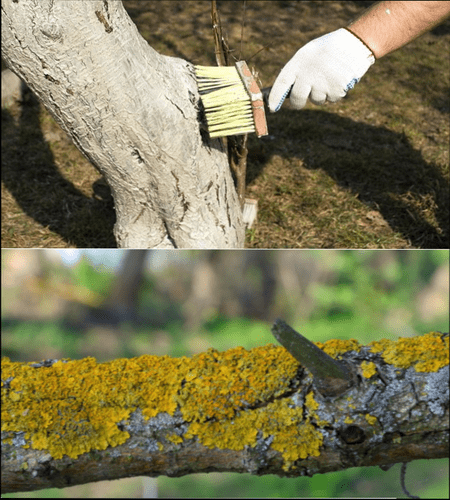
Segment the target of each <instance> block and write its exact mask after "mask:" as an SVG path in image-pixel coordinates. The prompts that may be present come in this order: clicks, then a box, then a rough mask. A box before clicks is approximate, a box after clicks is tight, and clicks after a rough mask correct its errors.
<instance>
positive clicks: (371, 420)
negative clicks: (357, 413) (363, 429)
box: [365, 413, 377, 425]
mask: <svg viewBox="0 0 450 500" xmlns="http://www.w3.org/2000/svg"><path fill="white" fill-rule="evenodd" d="M365 417H366V420H367V422H368V423H369V424H370V425H375V424H376V423H377V417H374V416H373V415H370V414H369V413H367V414H366V415H365Z"/></svg>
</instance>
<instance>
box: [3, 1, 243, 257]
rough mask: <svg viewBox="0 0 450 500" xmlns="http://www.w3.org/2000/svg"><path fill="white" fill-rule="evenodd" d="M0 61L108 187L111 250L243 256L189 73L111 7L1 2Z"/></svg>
mask: <svg viewBox="0 0 450 500" xmlns="http://www.w3.org/2000/svg"><path fill="white" fill-rule="evenodd" d="M2 56H3V58H4V60H5V61H6V63H7V64H8V66H9V67H10V69H12V70H13V71H14V72H15V73H16V74H17V75H18V76H19V77H20V78H22V79H23V80H24V81H25V82H26V83H27V84H28V86H29V87H30V88H31V90H32V91H33V92H34V93H35V94H36V95H37V96H38V98H39V99H40V101H41V102H42V103H43V104H44V106H45V107H46V108H47V109H48V110H49V111H50V113H51V114H52V115H53V117H54V118H55V119H56V121H57V122H58V123H59V124H60V125H61V127H62V128H63V129H64V131H65V132H66V133H67V134H68V135H69V136H70V137H71V138H72V140H73V141H74V143H75V144H76V146H77V147H78V148H79V149H80V151H82V153H83V154H84V155H85V156H86V157H87V158H88V159H89V160H90V161H91V162H92V164H93V165H94V166H95V167H96V168H97V169H98V170H99V171H100V172H101V173H102V174H103V175H104V177H105V179H106V180H107V182H108V183H109V185H110V187H111V191H112V194H113V197H114V201H115V208H116V215H117V221H116V224H115V228H114V233H115V237H116V241H117V244H118V246H119V247H136V248H174V247H178V248H181V247H184V248H193V247H196V248H239V247H243V244H244V225H243V222H242V214H241V209H240V206H239V200H238V197H237V194H236V190H235V187H234V184H233V180H232V176H231V173H230V169H229V166H228V158H227V152H226V151H225V148H224V147H223V144H222V141H221V140H220V139H215V140H210V139H209V137H208V135H207V134H206V133H205V132H204V130H202V125H201V123H200V122H201V118H200V117H201V112H200V108H199V95H198V90H197V84H196V80H195V76H194V72H193V66H192V64H190V63H189V62H187V61H184V60H182V59H178V58H173V57H167V56H162V55H160V54H158V53H157V52H156V51H155V50H153V49H152V48H151V47H150V46H149V45H148V44H147V42H146V41H145V40H144V39H143V38H142V37H141V35H140V34H139V33H138V31H137V29H136V26H135V25H134V24H133V22H132V21H131V19H130V18H129V16H128V14H127V13H126V11H125V9H124V7H123V5H122V3H121V2H119V1H114V2H111V1H109V0H94V1H92V0H79V1H77V2H72V1H64V0H58V1H54V0H39V1H38V0H2Z"/></svg>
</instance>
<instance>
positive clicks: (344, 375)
mask: <svg viewBox="0 0 450 500" xmlns="http://www.w3.org/2000/svg"><path fill="white" fill-rule="evenodd" d="M271 331H272V334H273V336H274V337H275V338H276V339H277V340H278V342H280V344H281V345H282V346H283V347H284V348H285V349H287V351H288V352H289V353H290V354H291V355H292V356H293V357H294V358H295V359H296V360H297V361H298V362H299V363H300V364H301V365H303V366H304V367H306V368H307V369H308V370H309V371H310V372H311V373H312V375H313V377H314V384H315V386H316V388H317V390H318V391H319V392H320V393H321V394H322V395H323V396H332V397H336V396H339V395H341V394H342V393H344V392H345V391H347V390H348V389H349V388H350V387H352V386H353V385H354V381H355V377H354V375H353V373H352V371H351V368H350V367H349V366H348V365H347V363H344V362H340V361H337V360H336V359H333V358H332V357H331V356H329V355H328V354H326V353H325V352H324V351H322V349H319V347H317V346H316V345H315V344H313V343H312V342H311V341H310V340H308V339H307V338H306V337H304V336H303V335H301V334H300V333H298V332H296V331H295V330H294V329H293V328H291V327H290V326H289V325H288V324H287V323H285V322H284V321H283V320H281V319H279V318H278V319H276V320H275V322H274V324H273V326H272V330H271Z"/></svg>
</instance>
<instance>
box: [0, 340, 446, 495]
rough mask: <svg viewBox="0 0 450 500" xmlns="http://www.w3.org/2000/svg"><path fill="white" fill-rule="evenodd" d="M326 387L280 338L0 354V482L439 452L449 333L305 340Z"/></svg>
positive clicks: (36, 485) (27, 483) (326, 467)
mask: <svg viewBox="0 0 450 500" xmlns="http://www.w3.org/2000/svg"><path fill="white" fill-rule="evenodd" d="M318 345H319V346H320V347H321V349H323V351H325V352H326V353H328V355H330V356H333V357H337V358H339V357H341V358H342V359H343V360H344V361H345V362H347V363H348V365H349V366H351V367H352V369H354V370H356V371H357V372H358V373H359V376H358V379H357V380H356V379H355V382H354V384H353V386H352V387H351V388H350V389H349V390H347V391H346V392H344V393H343V394H340V395H339V396H323V395H322V394H323V393H324V392H323V389H324V386H323V384H322V385H321V390H320V391H319V390H318V389H317V387H316V381H315V378H313V377H312V375H311V372H309V371H308V370H307V369H306V368H305V367H303V366H301V365H299V364H298V362H297V361H296V360H295V359H294V358H293V357H292V356H291V355H290V354H289V353H288V351H286V350H285V349H284V348H283V347H275V346H273V345H268V346H264V347H257V348H255V349H252V350H251V351H246V350H245V349H243V348H241V347H237V348H234V349H230V350H228V351H225V352H222V353H220V352H218V351H216V350H214V349H210V350H208V351H207V352H206V353H201V354H198V355H195V356H193V357H192V358H186V357H182V358H169V357H168V356H161V357H158V356H141V357H139V358H133V359H118V360H115V361H111V362H108V363H102V364H97V363H96V361H95V360H94V359H93V358H86V359H82V360H78V361H70V360H60V361H56V360H48V361H46V362H41V363H32V364H26V363H11V362H10V361H9V359H7V358H3V359H2V388H1V398H2V478H1V481H2V493H7V492H15V491H31V490H37V489H42V488H50V487H59V488H62V487H66V486H73V485H76V484H82V483H87V482H92V481H99V480H105V479H118V478H120V477H131V476H158V475H167V476H170V477H179V476H183V475H185V474H191V473H198V472H212V471H219V472H225V471H228V472H247V473H251V474H257V475H264V474H278V475H282V476H290V477H295V476H313V475H314V474H317V473H326V472H331V471H338V470H343V469H347V468H350V467H363V466H375V465H376V466H382V467H387V466H389V465H391V464H394V463H398V462H409V461H411V460H417V459H424V458H428V459H429V458H443V457H448V451H449V448H448V445H449V433H448V427H449V422H448V417H449V399H448V334H447V335H442V334H439V333H430V334H427V335H424V336H422V337H412V338H407V339H399V340H398V341H397V342H393V341H392V342H391V341H387V340H383V341H380V342H372V343H371V344H369V345H368V346H361V345H359V344H358V343H357V342H356V341H355V340H348V341H342V340H330V341H328V342H326V343H325V344H323V345H322V344H318Z"/></svg>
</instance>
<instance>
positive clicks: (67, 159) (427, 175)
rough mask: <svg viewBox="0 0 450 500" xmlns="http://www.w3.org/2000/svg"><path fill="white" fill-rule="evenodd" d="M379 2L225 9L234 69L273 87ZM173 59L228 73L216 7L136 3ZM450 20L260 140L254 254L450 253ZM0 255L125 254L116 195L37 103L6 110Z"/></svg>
mask: <svg viewBox="0 0 450 500" xmlns="http://www.w3.org/2000/svg"><path fill="white" fill-rule="evenodd" d="M371 3H372V2H352V1H336V2H334V1H322V2H296V1H247V2H246V3H245V5H246V13H245V23H244V26H243V27H242V21H243V19H244V10H243V6H244V3H243V2H229V1H223V2H218V5H219V11H220V15H221V22H222V25H223V30H224V33H225V36H226V38H227V41H228V45H229V46H230V48H231V49H232V50H233V52H232V54H233V56H234V57H235V58H236V59H245V60H246V61H247V62H248V64H249V65H250V66H251V67H253V68H254V69H255V70H257V71H258V73H259V78H260V80H261V83H262V85H263V86H268V85H270V84H272V83H273V81H274V80H275V78H276V75H277V74H278V72H279V71H280V69H281V68H282V67H283V65H284V64H285V63H286V62H287V61H288V60H289V58H290V57H291V56H292V55H293V54H294V53H295V52H296V51H297V50H298V49H299V48H300V47H301V46H302V45H303V44H305V43H307V42H308V41H310V40H312V39H313V38H316V37H318V36H320V35H322V34H324V33H327V32H329V31H333V30H335V29H338V28H340V27H342V26H345V25H346V24H347V23H348V22H349V21H351V20H352V19H354V18H355V17H356V16H357V15H358V14H359V13H361V12H362V11H363V10H364V9H365V8H366V7H367V6H368V5H369V4H371ZM124 4H125V8H126V9H127V11H128V13H129V15H130V16H131V18H132V19H133V21H134V22H135V23H136V25H137V27H138V29H139V31H140V33H141V34H142V36H143V37H144V38H145V39H146V40H147V41H148V43H149V44H150V45H151V46H152V47H153V48H155V49H156V50H158V51H159V52H161V53H162V54H165V55H169V56H175V57H180V58H183V59H187V60H189V61H191V62H193V63H195V64H204V65H216V63H215V58H214V43H213V36H212V30H211V21H210V2H208V1H158V2H149V1H131V0H129V1H125V2H124ZM449 42H450V20H447V21H446V22H445V23H444V24H441V25H440V26H438V27H436V28H435V29H433V30H432V31H431V32H430V33H427V34H425V35H424V36H422V37H421V38H419V39H417V40H415V41H414V42H412V43H411V44H409V45H408V46H406V47H404V48H403V49H401V50H398V51H397V52H394V53H393V54H390V55H388V56H386V57H384V58H382V59H380V60H379V61H377V62H376V63H375V64H374V65H373V66H372V67H371V69H370V70H369V71H368V73H367V74H366V75H365V76H364V77H363V79H362V80H361V82H360V83H359V84H358V85H357V86H356V87H355V89H354V90H353V91H351V92H350V93H349V95H348V96H347V97H346V98H345V99H343V100H342V101H340V102H339V103H336V104H325V105H324V106H314V105H313V104H307V106H306V107H305V108H304V109H303V110H301V111H294V110H291V109H289V105H288V104H286V105H285V106H284V107H283V108H282V110H281V111H279V112H278V113H276V114H269V115H268V127H269V135H268V136H267V137H264V138H261V139H257V138H256V137H255V136H250V137H249V156H248V165H247V196H248V197H249V198H253V199H256V200H258V207H259V211H258V221H257V223H256V225H255V226H254V227H253V228H252V229H251V230H248V231H247V238H246V246H247V247H249V248H448V246H449V241H448V219H449V217H448V216H449V214H448V204H449V197H448V194H449V189H448V175H449V173H448V167H449V80H450V69H449V64H450V63H449V58H448V54H449ZM2 180H3V183H2V246H3V247H23V248H27V247H59V248H68V247H114V246H115V241H114V236H113V225H114V221H115V215H114V206H113V201H112V198H111V195H110V191H109V188H108V186H107V185H106V183H105V182H104V181H103V179H102V178H101V176H100V175H99V174H98V173H97V171H96V170H95V169H94V168H93V167H92V165H91V164H90V163H89V162H88V161H87V160H86V159H85V158H84V157H83V156H82V155H81V153H79V152H78V150H77V149H76V148H75V146H74V145H73V144H72V143H71V141H70V140H69V139H68V138H67V137H66V135H65V134H64V132H62V131H61V129H60V128H59V126H58V125H57V124H56V123H55V122H54V120H53V119H52V118H51V116H50V115H49V114H48V113H47V111H45V109H43V108H42V106H41V105H40V104H39V103H38V102H37V101H36V100H35V98H34V97H33V96H32V95H28V96H25V99H24V101H23V102H22V103H20V104H18V105H13V106H11V107H10V108H8V109H3V110H2Z"/></svg>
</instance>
